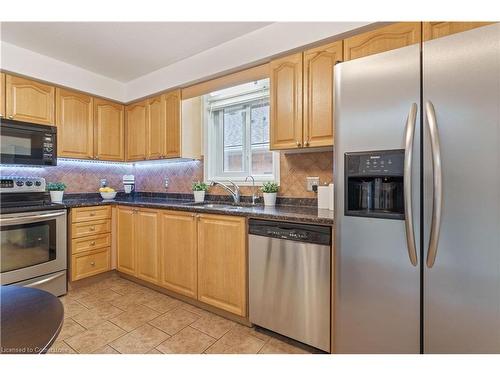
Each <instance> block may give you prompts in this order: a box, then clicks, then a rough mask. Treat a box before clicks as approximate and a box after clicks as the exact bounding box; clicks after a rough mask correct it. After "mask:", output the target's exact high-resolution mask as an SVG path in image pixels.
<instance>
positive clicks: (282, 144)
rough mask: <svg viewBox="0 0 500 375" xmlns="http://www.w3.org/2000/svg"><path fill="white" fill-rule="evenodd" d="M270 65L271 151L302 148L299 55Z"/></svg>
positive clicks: (300, 65)
mask: <svg viewBox="0 0 500 375" xmlns="http://www.w3.org/2000/svg"><path fill="white" fill-rule="evenodd" d="M269 66H270V70H271V71H270V77H271V81H270V85H271V98H270V104H271V108H270V110H271V124H270V127H271V128H270V136H271V145H270V148H271V149H272V150H281V149H293V148H298V147H302V53H296V54H294V55H291V56H286V57H283V58H281V59H277V60H273V61H271V63H270V64H269Z"/></svg>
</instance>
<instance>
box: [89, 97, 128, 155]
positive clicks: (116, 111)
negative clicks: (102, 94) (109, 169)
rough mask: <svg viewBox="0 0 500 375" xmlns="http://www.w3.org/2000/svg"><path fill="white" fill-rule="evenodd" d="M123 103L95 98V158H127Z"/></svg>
mask: <svg viewBox="0 0 500 375" xmlns="http://www.w3.org/2000/svg"><path fill="white" fill-rule="evenodd" d="M123 118H124V108H123V105H121V104H117V103H115V102H112V101H109V100H104V99H97V98H96V99H94V129H95V138H94V139H95V140H94V144H95V150H96V151H95V156H94V158H95V159H99V160H110V161H123V160H125V125H124V119H123Z"/></svg>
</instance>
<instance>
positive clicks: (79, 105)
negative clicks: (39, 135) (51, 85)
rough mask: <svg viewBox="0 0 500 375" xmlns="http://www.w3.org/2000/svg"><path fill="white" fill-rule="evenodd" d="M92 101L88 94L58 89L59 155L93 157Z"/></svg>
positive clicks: (81, 157)
mask: <svg viewBox="0 0 500 375" xmlns="http://www.w3.org/2000/svg"><path fill="white" fill-rule="evenodd" d="M92 101H93V100H92V97H90V96H88V95H85V94H80V93H77V92H74V91H70V90H64V89H60V88H57V89H56V126H57V156H60V157H68V158H80V159H93V157H94V116H93V113H92Z"/></svg>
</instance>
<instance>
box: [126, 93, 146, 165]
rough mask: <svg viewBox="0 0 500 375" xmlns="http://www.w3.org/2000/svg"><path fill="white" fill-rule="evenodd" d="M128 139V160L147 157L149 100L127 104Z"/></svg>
mask: <svg viewBox="0 0 500 375" xmlns="http://www.w3.org/2000/svg"><path fill="white" fill-rule="evenodd" d="M126 112H127V115H126V117H127V129H126V133H127V135H126V139H127V142H126V144H127V147H126V154H127V160H144V159H146V120H147V114H146V112H147V102H146V101H142V102H139V103H135V104H131V105H129V106H127V110H126Z"/></svg>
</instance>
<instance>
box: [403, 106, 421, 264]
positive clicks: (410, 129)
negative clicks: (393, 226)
mask: <svg viewBox="0 0 500 375" xmlns="http://www.w3.org/2000/svg"><path fill="white" fill-rule="evenodd" d="M416 121H417V104H416V103H412V105H411V107H410V112H409V113H408V118H407V120H406V134H405V161H404V205H405V230H406V243H407V246H408V256H409V257H410V263H411V264H412V265H414V266H416V265H417V263H418V260H417V248H416V246H415V230H414V227H413V205H412V196H413V194H412V168H411V167H412V164H413V136H414V134H415V123H416Z"/></svg>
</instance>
